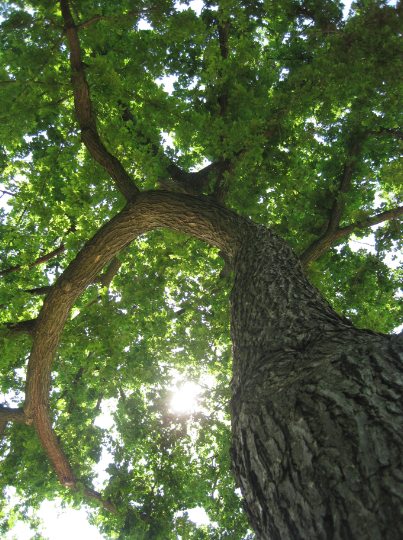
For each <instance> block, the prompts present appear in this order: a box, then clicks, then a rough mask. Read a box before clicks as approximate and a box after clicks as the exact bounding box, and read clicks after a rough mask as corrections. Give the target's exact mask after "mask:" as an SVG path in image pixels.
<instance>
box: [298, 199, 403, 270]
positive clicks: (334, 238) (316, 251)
mask: <svg viewBox="0 0 403 540" xmlns="http://www.w3.org/2000/svg"><path fill="white" fill-rule="evenodd" d="M402 214H403V206H399V207H398V208H393V209H392V210H387V211H386V212H381V213H380V214H376V215H375V216H372V217H370V218H368V219H366V220H365V221H357V222H356V223H352V224H351V225H347V226H346V227H340V228H337V229H336V230H335V231H329V229H328V230H327V231H326V232H325V233H324V234H323V236H321V237H320V238H319V239H318V240H315V242H313V243H312V244H311V245H310V246H309V247H308V249H306V250H305V251H304V253H303V254H302V255H301V256H300V261H301V264H302V267H303V268H305V269H306V268H308V266H309V264H310V263H311V262H313V261H316V260H317V259H319V257H320V256H321V255H323V253H325V252H326V251H327V250H328V249H329V248H330V247H331V246H332V245H333V244H335V243H336V242H338V241H339V240H341V239H342V238H344V237H346V236H349V235H350V234H351V233H352V232H354V230H355V229H367V228H368V227H372V226H373V225H378V223H382V222H384V221H388V220H389V219H395V218H397V217H398V216H401V215H402Z"/></svg>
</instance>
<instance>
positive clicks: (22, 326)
mask: <svg viewBox="0 0 403 540" xmlns="http://www.w3.org/2000/svg"><path fill="white" fill-rule="evenodd" d="M36 321H37V319H30V320H28V321H19V322H16V323H14V322H13V323H11V322H10V323H9V322H6V323H3V324H4V325H5V326H6V327H7V328H8V329H9V330H10V331H11V332H15V333H17V334H18V333H22V334H29V335H31V336H32V335H33V334H34V332H35V328H36Z"/></svg>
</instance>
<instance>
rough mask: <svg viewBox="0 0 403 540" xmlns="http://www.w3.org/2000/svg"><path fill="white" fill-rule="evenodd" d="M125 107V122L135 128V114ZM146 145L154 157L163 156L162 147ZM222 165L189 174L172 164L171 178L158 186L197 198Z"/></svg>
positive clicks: (169, 170)
mask: <svg viewBox="0 0 403 540" xmlns="http://www.w3.org/2000/svg"><path fill="white" fill-rule="evenodd" d="M120 105H121V106H122V107H123V115H122V117H123V120H124V121H125V122H129V121H130V122H131V123H132V124H133V126H134V127H135V126H136V124H137V122H136V119H135V118H134V116H133V114H132V113H131V112H130V110H129V107H128V106H127V105H126V104H125V103H120ZM137 136H141V137H143V134H142V133H137ZM144 144H147V145H151V149H152V152H153V154H154V156H157V155H159V154H161V150H160V147H159V146H157V145H156V144H154V143H153V142H152V141H151V140H150V139H148V140H146V142H145V143H144ZM219 165H220V163H219V162H218V161H217V162H214V163H210V164H209V165H206V167H204V168H203V169H201V170H200V171H196V172H188V171H185V170H184V169H182V168H181V167H179V166H178V165H176V163H173V162H171V163H170V164H169V165H168V167H167V168H166V169H165V170H166V172H167V173H168V174H169V176H170V178H161V179H160V180H159V181H158V186H159V187H160V188H161V189H165V190H168V191H175V192H177V193H187V194H188V195H194V196H195V197H197V196H200V195H202V194H203V188H204V187H206V186H208V185H209V183H210V182H211V181H212V179H213V177H212V175H211V174H210V173H212V172H213V171H215V170H216V169H217V168H218V167H219Z"/></svg>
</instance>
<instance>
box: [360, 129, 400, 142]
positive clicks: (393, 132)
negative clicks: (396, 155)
mask: <svg viewBox="0 0 403 540" xmlns="http://www.w3.org/2000/svg"><path fill="white" fill-rule="evenodd" d="M366 133H368V134H370V135H375V136H376V135H382V134H383V133H387V134H388V135H393V136H394V137H396V138H397V139H403V131H399V130H398V129H387V128H382V127H381V128H380V130H379V131H371V130H368V131H366Z"/></svg>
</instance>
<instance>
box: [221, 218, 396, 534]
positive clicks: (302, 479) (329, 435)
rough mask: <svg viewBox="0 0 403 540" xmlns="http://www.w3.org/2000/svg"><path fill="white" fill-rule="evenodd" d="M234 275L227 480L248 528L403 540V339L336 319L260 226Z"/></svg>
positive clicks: (238, 259) (294, 262) (296, 264)
mask: <svg viewBox="0 0 403 540" xmlns="http://www.w3.org/2000/svg"><path fill="white" fill-rule="evenodd" d="M233 265H234V273H235V282H234V288H233V291H232V294H231V332H232V343H233V362H234V377H233V397H232V402H231V417H232V433H233V446H232V450H231V453H232V471H233V474H234V476H235V478H236V481H237V482H238V484H239V486H240V487H241V490H242V492H243V495H244V501H245V502H244V506H245V510H246V512H247V515H248V518H249V522H250V525H251V527H252V528H253V529H254V530H255V532H256V534H257V536H258V538H259V539H261V540H269V539H270V540H291V539H292V540H299V539H306V540H313V539H318V540H322V539H332V540H336V539H337V540H338V539H340V540H348V539H360V540H364V539H368V540H381V539H382V540H392V539H393V540H398V539H401V538H403V504H402V502H403V501H402V499H403V472H402V455H403V454H402V448H403V430H402V400H401V394H402V387H403V376H402V375H403V374H402V372H403V365H402V360H403V338H402V337H401V336H385V335H382V334H377V333H374V332H371V331H368V330H358V329H356V328H355V327H354V326H353V325H352V324H351V323H350V322H349V321H348V320H346V319H343V318H342V317H340V316H339V315H338V314H337V313H336V312H335V311H334V310H333V309H332V308H331V307H330V306H329V304H328V303H327V302H326V301H325V300H324V299H323V297H322V296H321V295H320V294H319V292H318V291H317V290H316V289H315V288H314V287H313V286H312V285H311V283H310V282H309V281H308V279H307V278H306V276H305V274H304V273H303V271H302V269H301V266H300V263H299V261H298V259H297V258H296V256H295V255H294V254H293V252H292V250H291V249H290V248H289V246H288V245H287V244H286V243H285V242H284V241H283V240H281V239H280V238H278V237H277V236H276V235H275V234H274V233H271V232H270V231H268V230H266V229H264V228H263V227H258V226H256V229H255V234H253V235H251V236H249V238H248V239H247V241H246V242H244V243H243V246H242V247H241V248H240V249H238V251H237V253H236V255H235V259H234V261H233Z"/></svg>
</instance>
